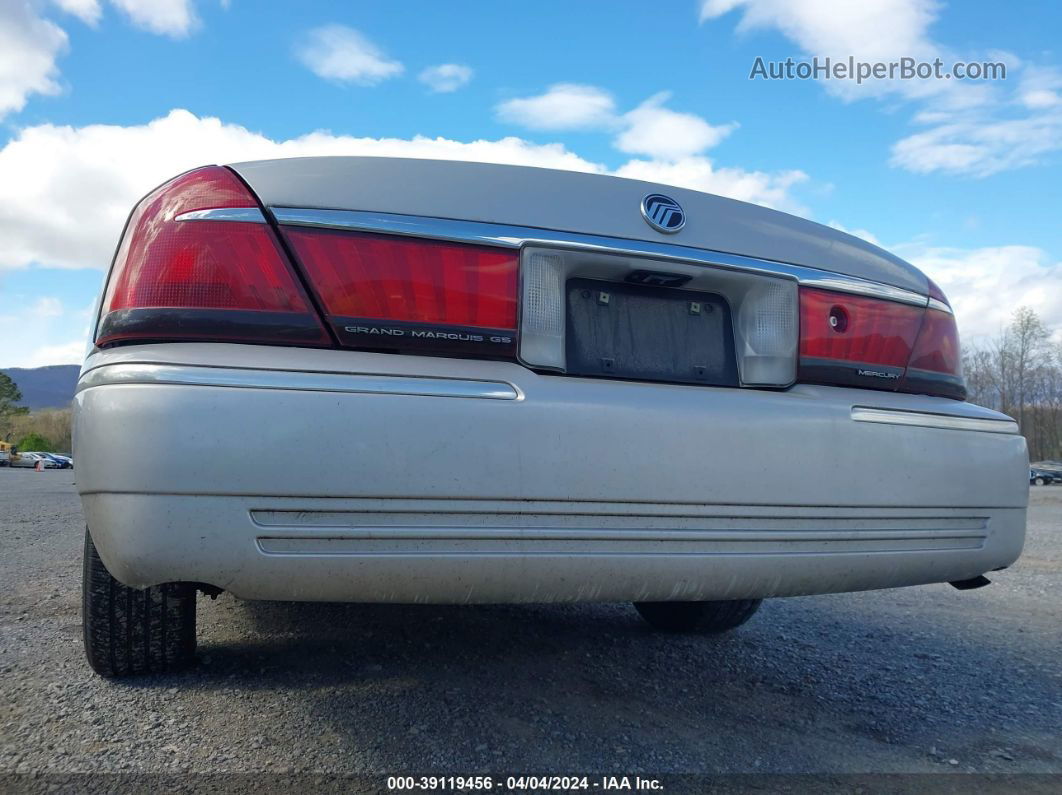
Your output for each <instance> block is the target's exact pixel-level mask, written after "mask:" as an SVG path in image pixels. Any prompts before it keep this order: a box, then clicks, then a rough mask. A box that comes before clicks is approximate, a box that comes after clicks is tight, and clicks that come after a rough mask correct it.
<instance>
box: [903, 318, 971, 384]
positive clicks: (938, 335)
mask: <svg viewBox="0 0 1062 795" xmlns="http://www.w3.org/2000/svg"><path fill="white" fill-rule="evenodd" d="M900 389H901V390H902V391H904V392H924V393H927V394H930V395H943V396H944V397H952V398H957V399H959V400H962V399H964V398H965V397H966V385H965V383H964V382H963V378H962V354H961V352H960V351H959V331H958V329H957V328H956V326H955V316H954V315H953V314H951V313H950V312H942V311H940V310H937V309H927V310H926V316H925V320H923V321H922V331H921V333H919V335H918V342H917V343H915V347H914V352H913V353H912V354H911V361H910V363H909V364H908V365H907V373H906V376H905V377H904V380H903V382H902V383H901V384H900Z"/></svg>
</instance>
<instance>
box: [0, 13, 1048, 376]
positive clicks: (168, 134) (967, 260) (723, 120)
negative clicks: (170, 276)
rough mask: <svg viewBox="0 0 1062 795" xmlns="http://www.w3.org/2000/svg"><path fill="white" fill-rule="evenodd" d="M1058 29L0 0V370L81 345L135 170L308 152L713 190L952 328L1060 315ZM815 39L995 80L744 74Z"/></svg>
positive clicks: (1000, 18)
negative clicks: (942, 302)
mask: <svg viewBox="0 0 1062 795" xmlns="http://www.w3.org/2000/svg"><path fill="white" fill-rule="evenodd" d="M831 5H832V6H833V8H832V10H831V11H830V13H828V14H826V13H823V12H822V9H823V8H827V7H829V6H831ZM1059 30H1062V6H1060V5H1057V4H1053V3H1036V2H1011V3H1008V4H1006V6H1005V7H1002V6H1001V5H1000V4H999V3H992V2H963V3H958V2H953V3H951V4H944V3H933V2H927V0H877V1H876V2H866V3H848V2H840V0H839V2H837V3H835V4H830V3H827V2H824V1H823V0H795V1H794V2H783V0H705V1H704V2H694V1H693V0H690V2H682V1H678V2H669V3H655V4H647V3H637V2H629V3H627V2H614V3H605V2H585V3H573V2H570V0H569V2H564V3H560V2H557V3H553V2H538V3H536V4H534V5H533V6H530V7H525V6H517V5H515V4H509V3H487V2H476V3H473V2H467V3H446V4H443V3H428V2H416V3H400V2H393V3H386V4H385V3H359V4H338V3H326V2H301V3H272V2H264V1H261V2H251V0H229V2H228V3H221V2H218V1H217V0H3V2H2V3H0V52H3V51H5V50H6V51H7V52H8V55H7V56H4V55H0V366H13V365H23V366H32V365H38V364H48V363H57V362H65V361H70V362H73V361H76V360H77V359H78V358H79V352H80V348H81V346H82V344H83V339H84V336H85V331H86V324H87V317H88V309H89V307H90V306H91V303H92V300H93V298H94V294H95V291H96V290H97V289H98V286H99V284H100V281H101V279H102V277H103V270H102V269H103V268H105V267H106V266H107V264H108V260H109V255H110V251H111V250H112V249H113V246H114V243H115V241H116V237H117V235H118V233H119V232H120V228H121V223H122V220H123V218H124V214H125V212H126V211H127V210H128V208H129V206H130V205H131V204H132V202H133V201H135V199H136V198H137V197H138V196H139V195H141V194H142V193H143V192H145V191H146V190H148V189H149V188H151V187H152V186H153V185H154V184H157V183H158V182H160V181H161V180H163V179H165V178H166V177H167V176H170V175H171V174H172V173H176V172H178V171H180V170H183V169H184V168H187V167H191V166H194V165H197V164H201V163H205V162H231V161H234V160H239V159H252V158H257V157H267V156H283V155H289V154H305V153H318V152H320V153H330V154H338V153H343V152H349V153H352V154H405V155H413V156H435V157H439V156H443V157H455V158H459V159H487V160H500V161H504V162H520V163H527V164H530V165H544V166H551V167H572V168H580V169H583V170H596V171H602V172H610V173H619V174H620V175H628V176H636V177H639V178H648V179H656V180H659V181H663V182H671V183H676V184H682V185H684V186H687V187H694V188H699V189H702V190H709V191H712V192H718V193H723V194H725V195H730V196H734V197H735V198H739V199H743V200H747V201H756V202H760V203H764V204H768V205H771V206H775V207H778V208H779V209H783V210H787V211H791V212H797V213H799V214H802V215H805V216H807V217H810V218H812V219H813V220H816V221H819V222H822V223H830V224H833V225H837V226H840V227H842V228H844V229H846V230H849V231H853V232H854V233H857V234H861V235H863V236H866V237H868V238H870V239H872V240H873V241H875V242H878V243H880V244H881V245H884V246H885V247H887V248H890V249H892V250H894V251H896V252H897V253H899V254H900V255H901V256H905V257H907V258H908V259H910V260H912V261H913V262H915V263H916V264H918V265H920V266H921V267H923V269H925V270H926V271H927V272H929V274H930V275H931V276H932V277H934V278H936V279H937V280H938V281H940V282H941V284H942V286H943V287H944V288H945V290H946V292H948V293H949V295H950V296H951V297H952V299H953V302H954V303H956V305H957V309H958V312H959V317H960V324H961V326H962V330H963V332H964V334H965V335H966V337H967V338H968V339H970V338H972V339H975V340H976V339H980V338H983V337H985V336H986V335H990V334H992V333H994V332H995V331H996V330H998V328H999V327H1000V325H1001V324H1002V323H1003V322H1005V320H1006V317H1007V316H1008V315H1009V313H1010V312H1011V311H1013V309H1014V308H1016V307H1017V306H1018V305H1020V304H1029V305H1032V306H1034V308H1036V309H1037V310H1038V311H1039V312H1040V313H1041V314H1042V315H1043V316H1044V317H1045V319H1046V320H1047V321H1048V322H1049V323H1050V324H1051V325H1052V326H1053V327H1054V328H1055V329H1056V330H1062V262H1060V260H1062V224H1060V223H1059V215H1060V209H1062V201H1060V200H1062V188H1060V187H1059V186H1060V185H1062V168H1060V165H1062V151H1060V150H1062V71H1060V70H1062V53H1059V52H1058V51H1057V49H1056V48H1057V34H1058V31H1059ZM813 55H820V56H826V55H829V56H833V57H840V56H847V55H853V56H855V57H856V58H857V59H861V60H867V61H877V60H891V59H895V58H899V57H903V56H906V55H910V56H912V57H917V58H920V59H921V58H926V59H930V58H932V57H933V56H935V55H940V56H941V57H942V59H943V60H944V61H945V63H946V64H948V65H950V63H951V62H953V61H956V60H964V61H982V60H991V61H1000V62H1003V63H1006V64H1007V67H1008V76H1007V79H1006V80H1004V81H996V82H991V81H984V82H977V83H974V82H969V81H966V82H964V84H963V85H957V82H958V81H954V80H953V81H950V82H949V81H945V82H947V85H944V84H942V83H941V81H904V82H896V81H893V82H888V81H877V82H872V83H867V84H864V85H862V86H856V85H854V84H853V83H851V82H843V81H831V82H830V83H825V82H822V81H815V80H807V81H774V82H771V81H763V80H755V81H750V80H749V79H748V75H749V71H750V69H751V67H752V64H753V62H754V59H755V58H756V57H757V56H761V57H763V58H764V59H768V60H781V59H785V58H786V57H789V56H792V57H794V58H798V59H806V58H809V57H810V56H813ZM432 67H443V68H442V69H441V70H439V71H440V72H441V74H442V78H445V80H444V83H445V84H444V83H439V82H436V83H434V84H433V83H431V81H430V80H429V79H428V76H426V75H423V72H424V70H426V69H429V68H432ZM446 81H448V82H446ZM439 89H446V90H439Z"/></svg>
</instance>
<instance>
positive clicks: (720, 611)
mask: <svg viewBox="0 0 1062 795" xmlns="http://www.w3.org/2000/svg"><path fill="white" fill-rule="evenodd" d="M762 602H763V600H762V599H735V600H733V601H729V602H635V603H634V609H635V610H637V611H638V612H639V613H640V614H641V616H642V618H644V619H645V620H646V621H647V622H649V625H650V626H652V627H653V629H662V630H665V631H667V632H726V631H727V630H728V629H734V627H740V626H741V625H742V624H744V623H745V622H746V621H748V620H749V619H750V618H752V614H753V613H755V612H756V611H757V610H759V609H760V604H761V603H762Z"/></svg>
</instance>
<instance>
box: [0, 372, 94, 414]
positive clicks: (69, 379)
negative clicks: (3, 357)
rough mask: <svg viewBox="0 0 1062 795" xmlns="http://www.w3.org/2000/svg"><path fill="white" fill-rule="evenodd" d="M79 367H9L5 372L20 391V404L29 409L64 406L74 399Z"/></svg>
mask: <svg viewBox="0 0 1062 795" xmlns="http://www.w3.org/2000/svg"><path fill="white" fill-rule="evenodd" d="M80 369H81V367H80V366H79V365H76V364H55V365H52V366H50V367H33V368H29V369H27V368H22V367H10V368H7V369H5V370H2V371H0V372H4V373H7V375H8V376H10V377H11V380H12V381H14V382H15V383H16V384H18V388H19V390H20V391H21V392H22V405H23V406H29V407H30V408H31V409H52V408H66V407H68V406H69V405H70V401H71V400H73V399H74V387H75V386H76V385H77V374H78V372H79V371H80Z"/></svg>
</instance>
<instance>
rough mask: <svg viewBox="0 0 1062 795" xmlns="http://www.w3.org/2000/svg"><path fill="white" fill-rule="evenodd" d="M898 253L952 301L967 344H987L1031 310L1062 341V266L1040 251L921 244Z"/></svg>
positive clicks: (1030, 248)
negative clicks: (1018, 314)
mask: <svg viewBox="0 0 1062 795" xmlns="http://www.w3.org/2000/svg"><path fill="white" fill-rule="evenodd" d="M894 251H895V252H896V253H897V254H899V255H900V256H902V257H904V258H906V259H907V260H909V261H910V262H911V263H913V264H914V265H916V266H917V267H919V268H920V269H921V270H922V271H924V272H925V274H926V275H927V276H929V278H931V279H932V280H933V281H935V282H936V283H937V284H938V285H940V287H941V289H942V290H943V291H944V294H945V295H947V296H948V300H949V301H950V302H951V305H952V307H954V309H955V316H956V319H957V321H958V324H959V331H960V333H961V336H962V338H963V339H964V340H967V341H970V342H983V341H984V340H985V339H987V338H991V337H992V336H994V335H996V334H998V333H999V331H1000V330H1001V329H1002V328H1003V327H1004V326H1006V325H1007V324H1008V323H1009V322H1010V320H1011V316H1012V315H1013V314H1014V310H1015V309H1017V308H1018V307H1021V306H1028V307H1031V308H1032V309H1033V310H1035V311H1036V313H1037V314H1038V315H1039V316H1040V318H1041V319H1042V320H1043V321H1044V323H1045V324H1046V325H1047V326H1048V327H1049V328H1052V329H1054V330H1055V332H1056V336H1058V337H1059V338H1060V339H1062V262H1059V261H1053V260H1052V259H1051V258H1050V257H1049V256H1048V254H1047V252H1045V251H1044V250H1043V249H1040V248H1036V247H1034V246H1017V245H1012V246H993V247H986V248H975V249H961V248H944V247H929V246H924V245H921V244H906V245H900V246H896V247H895V248H894Z"/></svg>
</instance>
